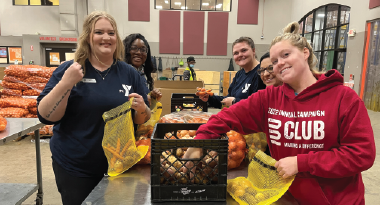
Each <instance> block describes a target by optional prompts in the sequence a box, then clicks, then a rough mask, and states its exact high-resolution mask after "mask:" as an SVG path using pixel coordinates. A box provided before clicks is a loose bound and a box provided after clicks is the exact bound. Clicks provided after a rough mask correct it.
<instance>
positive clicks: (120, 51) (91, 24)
mask: <svg viewBox="0 0 380 205" xmlns="http://www.w3.org/2000/svg"><path fill="white" fill-rule="evenodd" d="M102 18H104V19H107V20H108V21H109V22H110V23H111V25H112V27H113V29H114V31H115V34H116V50H115V52H114V54H113V58H114V59H115V60H116V61H115V63H116V62H117V61H122V60H123V56H124V45H123V42H122V41H121V39H120V36H119V32H118V30H117V25H116V21H115V19H114V18H113V17H112V16H111V15H109V14H108V13H106V12H104V11H93V12H91V13H90V14H89V15H88V16H87V17H86V19H85V20H84V22H83V31H82V33H81V35H80V36H79V39H78V44H77V50H76V51H75V58H74V62H77V63H79V64H80V65H81V66H82V68H83V71H84V72H86V68H85V62H86V59H88V58H89V57H90V55H91V44H92V36H93V34H94V29H95V23H96V22H97V21H98V20H99V19H102ZM95 57H96V58H98V57H97V56H95Z"/></svg>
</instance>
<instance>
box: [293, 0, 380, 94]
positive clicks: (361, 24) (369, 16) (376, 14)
mask: <svg viewBox="0 0 380 205" xmlns="http://www.w3.org/2000/svg"><path fill="white" fill-rule="evenodd" d="M329 3H337V4H341V5H346V6H349V7H351V11H350V12H351V16H350V29H355V30H356V32H357V34H356V36H355V37H349V38H348V41H347V55H346V64H345V68H344V70H345V72H344V80H345V81H348V80H349V76H350V74H354V80H355V85H354V90H355V91H356V92H357V93H359V88H360V83H361V82H360V80H361V72H362V65H363V53H364V41H365V29H366V22H367V21H369V20H373V19H376V18H380V7H377V8H374V9H369V8H368V6H369V0H360V1H358V0H335V1H331V0H318V1H305V0H293V3H292V12H291V14H292V15H291V20H292V21H299V20H300V19H301V18H302V17H303V16H304V15H305V14H307V13H308V12H309V11H311V10H313V9H315V8H318V7H320V6H322V5H325V4H329Z"/></svg>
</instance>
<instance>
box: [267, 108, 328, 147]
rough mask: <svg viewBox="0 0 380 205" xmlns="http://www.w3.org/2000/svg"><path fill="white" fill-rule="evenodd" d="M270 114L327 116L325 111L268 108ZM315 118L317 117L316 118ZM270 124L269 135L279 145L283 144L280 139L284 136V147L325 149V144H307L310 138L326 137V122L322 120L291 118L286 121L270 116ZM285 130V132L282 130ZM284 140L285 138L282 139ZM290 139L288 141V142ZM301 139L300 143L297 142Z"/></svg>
mask: <svg viewBox="0 0 380 205" xmlns="http://www.w3.org/2000/svg"><path fill="white" fill-rule="evenodd" d="M268 114H270V115H273V116H282V117H286V118H306V117H323V116H325V111H320V110H316V111H297V112H287V111H283V110H278V109H273V108H269V109H268ZM314 119H315V118H314ZM268 126H269V137H270V139H271V142H272V143H273V144H275V145H277V146H281V142H279V140H280V139H281V138H282V137H284V138H285V142H284V147H290V148H302V149H323V147H324V144H316V143H313V144H305V143H304V142H305V141H308V140H313V141H316V140H322V139H324V138H325V131H324V128H325V123H324V122H323V121H321V120H301V121H294V119H293V120H289V121H286V122H285V123H283V122H281V120H278V119H274V118H271V117H269V118H268ZM280 130H283V133H281V132H280ZM282 141H284V140H282ZM286 141H288V142H286ZM297 141H299V142H300V143H301V142H302V143H301V144H299V143H295V142H297Z"/></svg>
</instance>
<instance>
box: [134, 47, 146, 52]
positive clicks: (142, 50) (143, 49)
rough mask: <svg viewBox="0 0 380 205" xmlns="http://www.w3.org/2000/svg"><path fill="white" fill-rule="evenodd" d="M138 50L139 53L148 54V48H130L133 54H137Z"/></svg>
mask: <svg viewBox="0 0 380 205" xmlns="http://www.w3.org/2000/svg"><path fill="white" fill-rule="evenodd" d="M139 50H140V52H141V53H148V48H146V47H141V48H139V47H135V46H132V47H131V51H134V52H136V53H137V52H138V51H139Z"/></svg>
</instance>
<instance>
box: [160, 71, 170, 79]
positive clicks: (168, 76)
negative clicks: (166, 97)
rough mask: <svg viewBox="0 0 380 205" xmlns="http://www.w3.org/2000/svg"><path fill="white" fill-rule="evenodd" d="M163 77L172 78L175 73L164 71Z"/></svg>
mask: <svg viewBox="0 0 380 205" xmlns="http://www.w3.org/2000/svg"><path fill="white" fill-rule="evenodd" d="M162 77H167V78H172V77H173V71H172V70H163V71H162Z"/></svg>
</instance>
